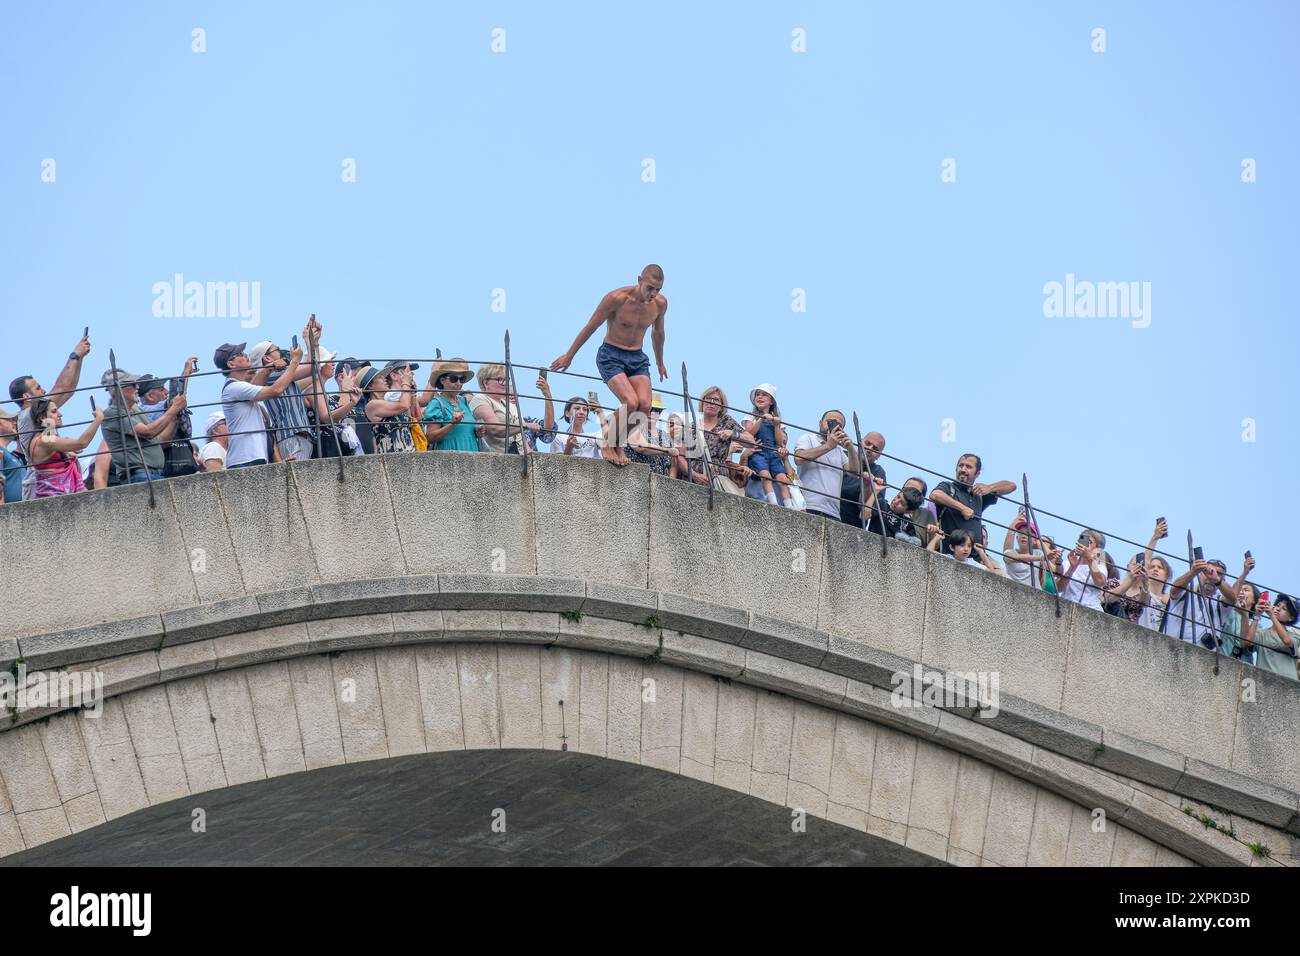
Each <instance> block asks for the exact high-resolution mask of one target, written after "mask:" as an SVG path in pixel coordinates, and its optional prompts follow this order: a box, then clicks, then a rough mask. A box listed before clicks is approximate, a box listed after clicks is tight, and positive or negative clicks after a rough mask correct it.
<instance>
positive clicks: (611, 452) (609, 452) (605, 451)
mask: <svg viewBox="0 0 1300 956" xmlns="http://www.w3.org/2000/svg"><path fill="white" fill-rule="evenodd" d="M618 452H619V450H618V449H617V448H615V447H614V446H613V445H606V446H605V447H604V448H602V449H601V450H600V457H601V458H604V459H605V460H606V461H607V462H609V463H610V464H611V465H622V464H624V463H623V462H621V461H619V454H618Z"/></svg>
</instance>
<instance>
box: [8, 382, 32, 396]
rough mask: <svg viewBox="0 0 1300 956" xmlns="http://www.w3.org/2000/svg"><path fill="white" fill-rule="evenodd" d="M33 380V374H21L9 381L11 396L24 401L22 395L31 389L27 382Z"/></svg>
mask: <svg viewBox="0 0 1300 956" xmlns="http://www.w3.org/2000/svg"><path fill="white" fill-rule="evenodd" d="M31 380H32V376H30V375H19V376H18V377H17V378H16V379H14V380H13V381H12V382H10V383H9V397H10V398H12V399H13V400H14V401H15V402H18V401H22V397H23V396H24V395H25V394H27V393H28V392H29V391H31V389H29V388H28V387H27V383H28V382H30V381H31Z"/></svg>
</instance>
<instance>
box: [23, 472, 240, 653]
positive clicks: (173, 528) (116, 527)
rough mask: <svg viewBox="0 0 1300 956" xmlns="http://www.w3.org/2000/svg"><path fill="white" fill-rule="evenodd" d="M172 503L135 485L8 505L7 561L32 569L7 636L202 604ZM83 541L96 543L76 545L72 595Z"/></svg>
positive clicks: (69, 628) (49, 630)
mask: <svg viewBox="0 0 1300 956" xmlns="http://www.w3.org/2000/svg"><path fill="white" fill-rule="evenodd" d="M245 470H246V469H245ZM168 504H169V502H168V499H167V496H166V495H165V494H162V495H161V496H159V500H158V506H157V507H155V508H150V507H149V491H148V489H147V488H146V487H145V486H144V485H127V486H122V487H119V488H114V489H113V490H112V491H111V492H109V493H105V494H89V495H63V496H59V497H54V498H40V499H37V500H35V501H24V502H23V503H22V506H21V507H17V508H0V567H3V568H24V569H26V571H25V574H24V576H23V580H24V587H23V599H22V600H21V601H13V602H10V603H9V605H8V606H7V607H6V609H5V636H6V637H17V638H19V643H20V645H21V643H22V641H21V639H22V638H23V637H26V636H28V635H36V634H53V633H58V632H60V631H66V630H72V629H75V628H81V627H84V626H86V625H90V624H97V623H99V622H101V621H120V620H129V619H131V618H137V617H140V616H142V615H145V614H148V615H157V614H159V613H161V612H163V611H170V610H171V609H172V608H177V607H187V606H189V605H192V604H198V603H199V594H198V591H197V590H196V589H195V585H194V576H193V575H192V574H191V572H190V556H189V550H188V548H187V547H186V544H185V540H184V538H183V537H182V536H181V530H180V525H179V524H178V522H177V520H176V513H175V511H173V510H172V509H171V508H170V507H168ZM124 516H129V520H123V518H124ZM77 541H93V542H94V547H85V548H78V549H76V552H75V554H76V583H77V599H76V600H75V601H70V600H67V585H68V579H67V573H66V572H67V562H68V557H69V555H68V550H67V548H68V543H69V542H77ZM46 563H47V565H48V566H47V565H46ZM46 571H48V573H44V572H46ZM159 639H161V635H159ZM46 649H47V650H49V649H50V647H49V645H47V646H46Z"/></svg>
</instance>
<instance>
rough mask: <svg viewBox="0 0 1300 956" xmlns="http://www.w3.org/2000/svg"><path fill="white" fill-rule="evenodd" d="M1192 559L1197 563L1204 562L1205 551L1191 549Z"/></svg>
mask: <svg viewBox="0 0 1300 956" xmlns="http://www.w3.org/2000/svg"><path fill="white" fill-rule="evenodd" d="M1192 557H1193V558H1195V559H1196V560H1197V561H1204V560H1205V549H1204V548H1193V549H1192Z"/></svg>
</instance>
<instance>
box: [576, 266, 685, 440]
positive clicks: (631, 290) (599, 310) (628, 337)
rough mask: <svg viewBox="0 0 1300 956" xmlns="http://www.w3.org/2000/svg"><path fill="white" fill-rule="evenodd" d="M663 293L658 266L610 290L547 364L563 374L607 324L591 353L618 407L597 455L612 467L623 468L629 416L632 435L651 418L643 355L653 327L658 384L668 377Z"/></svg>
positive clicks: (646, 360)
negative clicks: (564, 348) (562, 350)
mask: <svg viewBox="0 0 1300 956" xmlns="http://www.w3.org/2000/svg"><path fill="white" fill-rule="evenodd" d="M663 287H664V270H663V269H661V268H659V266H657V265H648V266H646V267H645V268H644V269H642V270H641V274H640V275H639V276H637V279H636V285H629V286H624V287H623V288H621V289H615V290H614V291H613V292H610V293H608V294H607V295H606V296H605V297H604V298H603V299H601V300H600V305H598V306H596V311H595V312H594V313H592V316H591V318H590V319H589V320H588V321H587V324H586V325H585V326H583V328H582V331H581V332H579V333H578V337H577V338H576V339H574V340H573V345H572V346H570V348H569V351H567V352H565V353H564V354H563V355H561V356H560V357H559V358H557V359H556V360H555V361H554V362H552V363H551V368H552V370H554V371H557V372H563V371H564V370H565V369H567V368H568V367H569V366H570V365H572V364H573V359H574V357H575V356H576V355H577V354H578V351H579V350H580V349H581V348H582V346H583V345H584V344H586V341H587V339H589V338H591V336H592V334H593V333H594V332H595V331H596V329H598V328H600V326H602V325H605V324H608V328H607V329H606V330H605V341H604V344H602V345H601V347H600V351H598V352H597V353H596V367H597V368H598V369H599V370H600V377H601V378H602V379H604V381H605V384H606V385H608V386H609V390H610V391H611V392H613V393H614V397H615V398H617V399H618V401H619V406H618V410H617V411H615V412H614V414H613V416H612V420H611V422H610V426H611V428H612V429H613V431H612V432H611V433H610V438H609V441H607V442H606V443H605V446H604V447H603V448H602V449H601V452H600V453H601V455H603V456H604V457H605V458H606V460H608V461H610V462H613V463H614V464H616V465H626V464H627V463H628V460H629V459H628V457H627V452H626V451H624V450H623V449H624V446H625V445H627V444H628V440H629V439H630V438H631V435H629V434H628V421H629V418H630V416H632V415H633V414H634V413H635V414H636V415H637V418H636V421H635V422H634V427H633V428H632V431H633V432H637V431H644V430H645V422H646V421H647V420H648V419H649V416H650V401H651V392H650V359H649V358H647V357H646V354H645V333H646V329H648V328H650V327H651V326H654V333H653V334H652V336H651V341H652V342H653V343H654V349H655V361H656V362H657V363H658V365H659V381H661V382H662V381H663V380H664V379H665V378H667V377H668V369H667V368H666V367H665V366H664V316H665V315H666V314H667V313H668V300H667V299H666V298H664V297H663V296H662V295H661V294H660V290H661V289H663ZM646 441H649V438H648V437H647V439H646Z"/></svg>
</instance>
